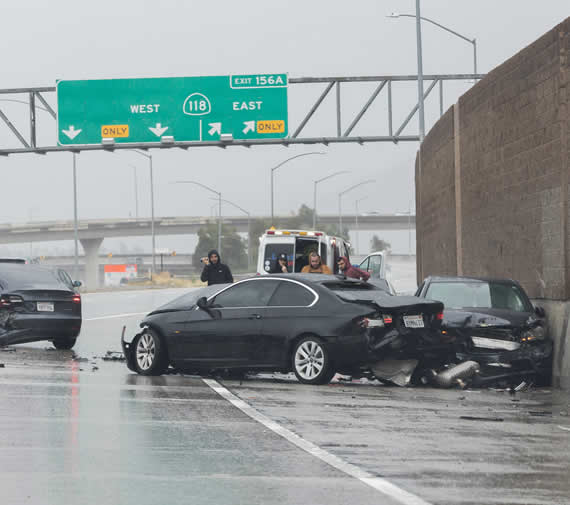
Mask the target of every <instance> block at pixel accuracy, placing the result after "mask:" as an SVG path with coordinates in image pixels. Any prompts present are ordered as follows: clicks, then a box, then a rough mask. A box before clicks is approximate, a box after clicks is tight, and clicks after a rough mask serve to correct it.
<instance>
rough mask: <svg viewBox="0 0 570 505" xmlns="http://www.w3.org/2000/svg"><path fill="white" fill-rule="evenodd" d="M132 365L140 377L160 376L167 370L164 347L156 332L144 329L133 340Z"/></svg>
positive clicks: (166, 354)
mask: <svg viewBox="0 0 570 505" xmlns="http://www.w3.org/2000/svg"><path fill="white" fill-rule="evenodd" d="M132 345H133V346H134V356H135V359H134V365H135V369H136V372H137V373H138V374H140V375H162V374H163V373H164V372H166V370H167V369H168V364H169V363H168V353H167V351H166V346H165V345H164V342H163V341H162V339H161V338H160V336H159V335H158V333H157V332H155V331H153V330H151V329H150V328H146V329H145V330H144V331H143V332H142V333H141V334H140V335H139V336H138V337H137V338H135V340H134V341H133V344H132Z"/></svg>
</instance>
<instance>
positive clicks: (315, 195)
mask: <svg viewBox="0 0 570 505" xmlns="http://www.w3.org/2000/svg"><path fill="white" fill-rule="evenodd" d="M348 172H349V171H348V170H339V171H338V172H335V173H334V174H330V175H327V176H326V177H322V178H321V179H317V180H316V181H314V188H313V230H315V229H316V228H317V184H319V183H320V182H323V181H326V180H327V179H330V178H331V177H334V176H335V175H340V174H347V173H348Z"/></svg>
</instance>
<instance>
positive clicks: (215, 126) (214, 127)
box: [208, 123, 222, 135]
mask: <svg viewBox="0 0 570 505" xmlns="http://www.w3.org/2000/svg"><path fill="white" fill-rule="evenodd" d="M208 126H211V128H210V129H209V130H208V135H214V133H217V134H218V135H221V134H222V123H208Z"/></svg>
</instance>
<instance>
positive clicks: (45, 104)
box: [0, 74, 484, 156]
mask: <svg viewBox="0 0 570 505" xmlns="http://www.w3.org/2000/svg"><path fill="white" fill-rule="evenodd" d="M483 77H484V74H446V75H425V76H424V79H425V80H426V81H432V82H431V84H430V86H429V87H428V88H427V89H426V91H425V93H424V99H426V98H428V97H429V95H430V93H431V91H432V90H433V88H434V87H435V86H436V85H437V84H439V110H440V115H441V114H443V82H444V81H450V80H454V81H458V80H459V81H470V80H472V81H476V80H477V79H481V78H483ZM414 81H417V76H415V75H379V76H360V77H296V78H290V79H289V84H290V85H291V86H295V88H297V86H300V85H311V84H319V83H321V84H325V88H324V90H323V91H322V92H321V94H320V96H319V97H318V98H317V100H316V102H315V103H314V104H313V105H312V106H311V107H310V109H309V111H308V112H307V113H306V114H305V116H304V117H303V119H302V120H301V121H300V123H299V124H298V126H297V127H296V128H292V127H291V126H292V125H291V124H290V125H289V126H290V127H291V128H290V131H293V134H292V135H291V136H289V137H286V138H283V139H257V140H233V141H231V142H220V141H205V142H180V141H175V142H173V143H169V144H161V143H160V142H153V143H131V144H119V143H118V144H115V145H113V146H104V145H102V144H101V145H99V144H97V145H67V146H58V145H48V146H37V136H38V135H37V133H38V123H37V117H36V116H37V111H38V110H42V111H44V112H46V113H48V114H49V115H50V116H51V117H52V118H53V119H55V120H57V112H56V111H55V110H54V108H53V107H52V106H51V105H50V103H49V101H48V100H47V99H46V97H45V96H44V95H46V96H48V95H49V97H50V99H52V101H53V102H55V100H56V96H55V91H56V89H55V87H37V88H11V89H0V120H1V121H0V124H1V122H4V124H6V126H7V127H8V129H9V130H10V131H11V132H12V133H13V135H14V136H15V137H16V138H17V139H18V141H19V142H20V144H21V145H20V146H19V147H12V146H4V145H2V144H0V156H1V155H4V156H6V155H9V154H20V153H35V154H45V153H48V152H75V153H78V152H81V151H102V150H106V151H113V150H120V149H170V148H172V147H177V148H180V149H189V148H191V147H213V146H215V147H223V148H225V147H228V146H241V147H251V146H254V145H283V146H286V147H288V146H290V145H294V144H325V145H328V144H332V143H348V142H357V143H359V144H363V143H365V142H395V143H397V142H417V141H418V140H419V134H417V133H412V134H409V135H402V133H403V132H404V130H405V129H406V127H407V126H408V124H409V122H410V120H411V119H412V118H413V117H414V115H415V114H416V113H417V111H418V104H417V103H416V105H415V106H414V107H413V108H412V110H411V111H410V112H409V114H408V115H407V116H406V118H405V119H404V121H403V122H402V124H401V125H400V127H399V128H398V129H397V130H396V131H395V132H394V131H393V129H394V109H393V105H394V100H393V89H392V88H393V87H394V86H396V85H398V84H399V83H402V82H414ZM367 82H370V83H373V82H377V83H378V84H377V86H376V88H375V89H374V91H373V92H372V94H371V95H370V97H369V98H368V99H367V100H366V102H365V103H364V105H363V107H362V109H361V110H360V111H359V112H358V113H356V115H355V116H354V119H352V121H351V122H350V124H349V126H348V127H346V129H345V130H344V133H342V130H343V128H342V115H341V111H343V110H345V109H343V103H342V99H343V98H344V97H346V96H347V95H349V93H350V92H351V89H350V88H351V86H350V85H351V84H354V83H367ZM341 84H342V85H343V86H342V90H343V92H342V95H341ZM333 88H335V89H336V99H335V108H336V121H335V125H334V128H331V126H332V125H330V124H328V123H326V122H323V123H319V128H320V129H322V130H323V131H324V130H328V131H329V132H330V133H332V131H334V134H333V135H331V134H330V133H329V134H324V135H316V136H314V135H313V136H306V137H301V136H300V134H301V132H302V131H303V130H304V128H305V127H306V125H307V123H308V122H309V120H311V118H312V117H313V115H314V114H315V112H316V111H317V110H318V109H319V108H321V107H323V102H324V101H325V99H326V97H327V96H328V95H329V93H330V91H331V90H332V89H333ZM384 88H386V89H387V92H386V95H387V117H386V130H387V131H386V133H385V134H380V133H381V130H380V127H379V125H378V121H377V119H375V120H374V121H373V122H372V123H373V126H372V127H371V128H372V130H376V131H374V132H372V133H375V134H372V135H352V132H353V131H354V128H355V127H356V126H357V125H358V124H359V123H361V121H362V119H363V117H364V116H365V115H366V113H367V112H368V111H369V109H370V107H371V106H372V105H373V104H374V102H375V101H376V99H377V98H378V96H379V95H380V94H381V92H382V91H383V90H384ZM295 91H296V90H295ZM352 91H353V90H352ZM353 92H354V91H353ZM12 96H15V97H16V98H13V97H12ZM2 102H18V103H22V104H25V105H26V106H27V107H28V124H29V131H28V132H25V133H24V132H22V131H21V130H20V129H18V128H17V127H16V126H15V125H14V123H13V122H12V121H11V120H10V119H9V118H8V116H7V115H6V113H5V112H4V111H5V110H6V108H5V107H4V110H2V108H1V104H2ZM38 102H39V103H38ZM40 104H41V105H40ZM23 122H24V121H18V124H22V123H23ZM43 128H44V129H45V128H46V127H43ZM331 130H332V131H331ZM378 130H380V131H378ZM52 133H55V132H52ZM42 137H45V134H44V135H43V136H42Z"/></svg>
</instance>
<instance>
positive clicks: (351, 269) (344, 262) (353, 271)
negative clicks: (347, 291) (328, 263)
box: [338, 256, 370, 282]
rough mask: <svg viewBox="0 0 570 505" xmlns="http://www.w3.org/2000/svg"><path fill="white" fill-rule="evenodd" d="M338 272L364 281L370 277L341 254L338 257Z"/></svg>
mask: <svg viewBox="0 0 570 505" xmlns="http://www.w3.org/2000/svg"><path fill="white" fill-rule="evenodd" d="M338 273H339V274H340V275H344V276H345V277H350V278H351V279H359V280H362V281H364V282H366V281H367V280H368V279H370V274H369V273H368V272H365V271H364V270H360V268H358V267H355V266H354V265H351V264H350V262H349V261H348V258H347V257H346V256H341V257H340V258H339V259H338Z"/></svg>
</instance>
